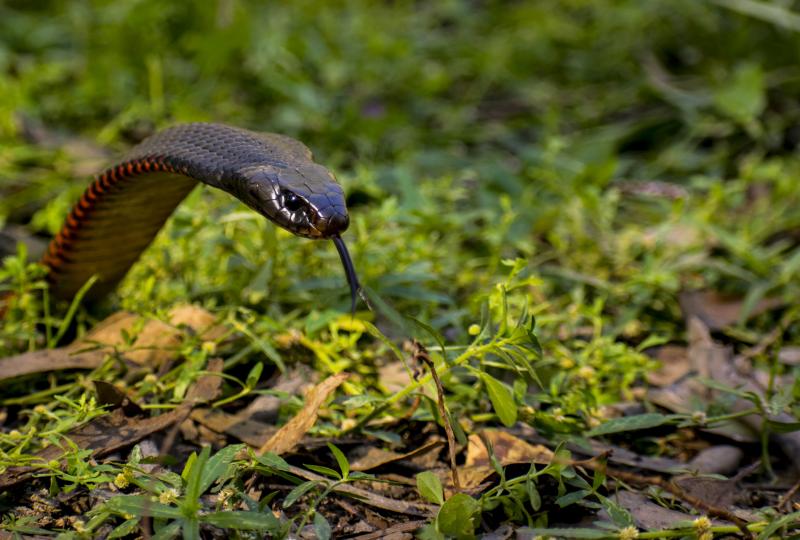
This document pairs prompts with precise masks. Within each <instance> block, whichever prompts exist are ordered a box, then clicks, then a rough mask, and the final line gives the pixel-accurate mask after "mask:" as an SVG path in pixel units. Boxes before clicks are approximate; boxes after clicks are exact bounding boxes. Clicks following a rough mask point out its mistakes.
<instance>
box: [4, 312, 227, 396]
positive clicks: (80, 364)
mask: <svg viewBox="0 0 800 540" xmlns="http://www.w3.org/2000/svg"><path fill="white" fill-rule="evenodd" d="M139 319H140V316H139V315H135V314H132V313H127V312H118V313H115V314H113V315H111V316H109V317H107V318H106V319H104V320H103V321H101V322H99V323H98V324H97V326H95V327H94V328H93V329H92V330H91V331H90V332H88V333H87V334H86V336H84V337H83V338H81V339H79V340H76V341H75V342H73V343H71V344H70V345H67V346H66V347H60V348H57V349H48V350H43V351H33V352H27V353H22V354H18V355H16V356H10V357H8V358H3V359H1V360H0V381H3V380H6V379H11V378H14V377H21V376H23V375H31V374H34V373H44V372H47V371H59V370H63V369H94V368H96V367H98V366H100V365H101V364H102V363H103V361H104V360H105V356H106V354H108V353H109V352H112V351H113V347H115V346H117V345H121V344H122V343H124V336H123V333H122V332H123V330H125V331H131V330H132V329H133V328H134V325H135V324H136V323H137V321H139ZM169 320H170V324H166V323H164V322H161V321H156V320H150V321H147V322H146V323H145V325H144V327H143V328H142V331H141V332H140V333H139V334H138V336H137V337H136V340H135V342H134V345H133V350H130V351H127V352H126V353H125V355H124V356H125V359H126V360H129V361H131V362H133V363H135V364H138V365H156V366H157V365H160V364H161V363H163V362H166V361H169V360H173V359H174V358H175V357H176V353H177V351H178V350H179V347H180V343H181V338H182V335H183V333H182V332H181V331H180V330H179V329H178V328H177V327H178V326H187V327H189V328H191V330H192V331H193V332H196V333H197V334H199V335H200V336H201V337H202V338H203V339H206V340H215V339H219V338H220V337H222V336H223V335H224V334H225V331H226V330H225V327H223V326H221V325H216V324H214V322H215V318H214V315H212V314H211V313H209V312H208V311H206V310H204V309H203V308H201V307H197V306H191V305H183V306H177V307H175V308H174V309H172V311H170V314H169ZM98 345H103V346H105V347H102V346H101V347H99V348H98Z"/></svg>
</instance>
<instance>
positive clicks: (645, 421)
mask: <svg viewBox="0 0 800 540" xmlns="http://www.w3.org/2000/svg"><path fill="white" fill-rule="evenodd" d="M672 419H673V417H672V416H667V415H664V414H659V413H647V414H639V415H636V416H623V417H622V418H613V419H611V420H609V421H608V422H605V423H603V424H601V425H599V426H597V427H596V428H594V429H591V430H589V431H588V432H586V434H585V435H586V436H587V437H597V436H598V435H609V434H611V433H622V432H623V431H636V430H639V429H650V428H654V427H658V426H661V425H664V424H666V423H668V422H670V421H671V420H672Z"/></svg>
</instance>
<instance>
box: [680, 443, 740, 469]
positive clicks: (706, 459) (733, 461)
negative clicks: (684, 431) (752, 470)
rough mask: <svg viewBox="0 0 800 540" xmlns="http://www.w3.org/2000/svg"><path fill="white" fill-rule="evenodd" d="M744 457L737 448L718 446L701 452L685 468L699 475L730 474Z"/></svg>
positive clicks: (725, 445) (724, 445)
mask: <svg viewBox="0 0 800 540" xmlns="http://www.w3.org/2000/svg"><path fill="white" fill-rule="evenodd" d="M743 457H744V452H743V451H742V449H741V448H739V447H737V446H732V445H729V444H719V445H717V446H711V447H709V448H706V449H705V450H702V451H701V452H700V453H698V454H697V455H696V456H695V457H694V458H692V460H691V461H690V462H689V463H688V464H687V465H686V468H687V469H688V470H690V471H692V472H695V473H699V474H731V473H733V472H735V471H736V469H737V468H738V467H739V464H740V463H741V461H742V458H743Z"/></svg>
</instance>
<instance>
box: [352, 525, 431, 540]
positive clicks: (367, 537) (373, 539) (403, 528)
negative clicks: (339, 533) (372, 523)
mask: <svg viewBox="0 0 800 540" xmlns="http://www.w3.org/2000/svg"><path fill="white" fill-rule="evenodd" d="M426 523H427V521H407V522H405V523H398V524H397V525H392V526H391V527H389V528H388V529H383V530H379V531H373V532H370V533H366V534H361V535H358V536H354V537H353V539H352V540H379V539H380V538H386V537H387V536H389V535H390V534H391V535H394V534H395V533H405V532H414V531H416V530H417V529H419V528H420V527H422V526H424V525H425V524H426ZM399 537H400V535H398V538H399Z"/></svg>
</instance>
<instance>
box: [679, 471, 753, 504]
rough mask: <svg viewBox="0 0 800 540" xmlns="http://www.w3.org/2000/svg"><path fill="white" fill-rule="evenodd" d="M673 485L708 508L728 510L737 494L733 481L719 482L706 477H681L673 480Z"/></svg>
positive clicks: (716, 479)
mask: <svg viewBox="0 0 800 540" xmlns="http://www.w3.org/2000/svg"><path fill="white" fill-rule="evenodd" d="M673 483H675V485H677V486H678V487H679V488H681V489H682V490H683V492H684V493H687V494H689V495H691V496H693V497H696V498H698V499H700V500H701V501H703V502H704V503H705V504H707V505H709V506H715V507H718V508H730V507H731V506H733V503H734V502H735V501H736V498H737V496H738V495H739V493H738V492H737V489H736V481H735V480H720V479H718V478H709V477H707V476H688V475H687V476H681V477H679V478H675V479H673Z"/></svg>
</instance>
